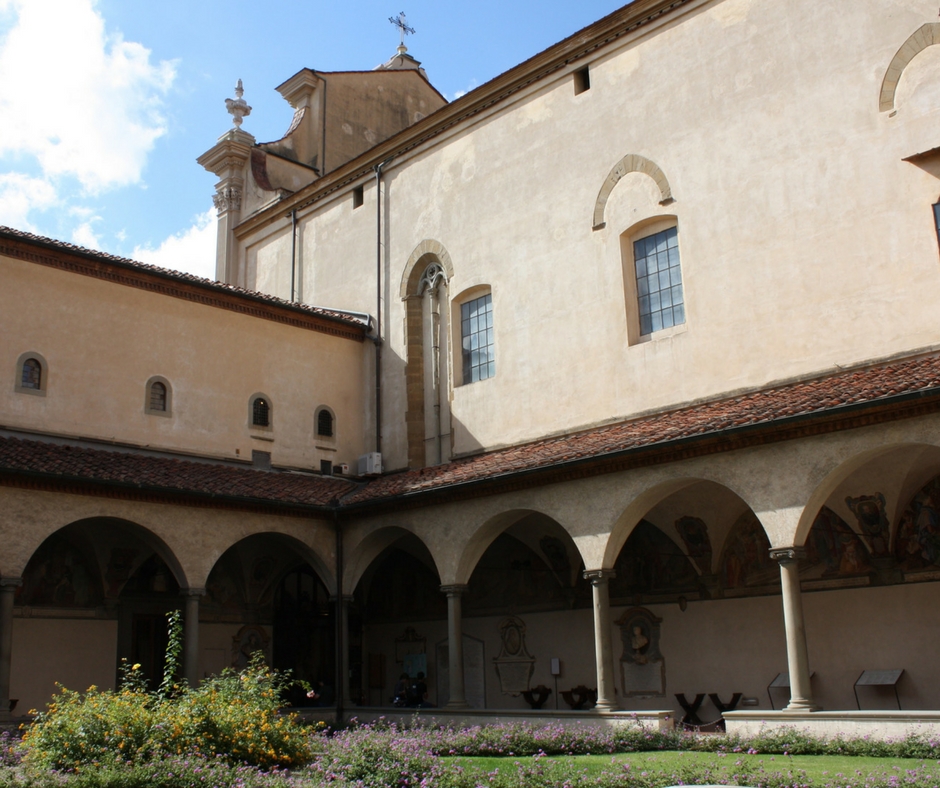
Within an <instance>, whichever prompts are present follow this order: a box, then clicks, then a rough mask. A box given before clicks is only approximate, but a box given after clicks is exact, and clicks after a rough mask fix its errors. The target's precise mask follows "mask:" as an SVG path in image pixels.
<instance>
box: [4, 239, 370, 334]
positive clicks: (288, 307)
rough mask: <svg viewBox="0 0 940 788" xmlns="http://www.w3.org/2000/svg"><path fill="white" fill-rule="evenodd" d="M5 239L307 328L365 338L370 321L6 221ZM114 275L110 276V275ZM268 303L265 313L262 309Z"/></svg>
mask: <svg viewBox="0 0 940 788" xmlns="http://www.w3.org/2000/svg"><path fill="white" fill-rule="evenodd" d="M3 239H6V240H8V241H13V242H15V243H19V244H25V245H28V246H32V247H39V248H41V249H46V250H48V251H51V252H57V253H60V254H66V255H72V256H74V257H78V258H81V259H83V260H87V261H89V262H94V263H104V264H105V265H109V266H115V267H116V268H119V269H121V270H123V271H126V272H128V273H130V274H132V275H133V274H137V275H139V276H140V277H146V276H152V277H158V278H159V279H161V280H165V281H167V282H168V283H175V284H177V285H178V286H179V288H180V289H179V290H178V291H176V292H170V291H172V290H173V288H172V285H169V286H168V287H167V288H164V289H161V291H160V292H164V294H166V295H171V296H174V297H177V298H183V299H184V300H188V301H195V300H202V301H203V302H204V303H208V304H209V305H211V306H219V307H222V308H229V309H231V308H232V306H231V303H234V302H238V301H240V302H250V306H249V304H247V303H246V304H244V308H242V309H236V310H235V311H241V312H248V313H253V314H255V315H256V316H258V317H265V318H268V319H274V320H276V321H277V322H287V323H291V322H293V323H295V324H297V325H302V326H303V327H307V328H316V327H317V326H316V325H314V324H313V321H318V322H319V324H320V325H319V327H320V328H321V330H326V331H327V333H334V334H337V335H340V336H346V337H347V338H350V339H363V338H364V337H365V334H366V332H367V331H368V329H369V324H370V322H371V319H368V320H367V319H366V318H368V316H367V315H360V314H356V313H351V312H343V311H342V310H336V309H327V308H325V307H319V306H311V305H309V304H300V303H293V302H291V301H286V300H284V299H283V298H278V297H277V296H272V295H268V294H266V293H260V292H258V291H255V290H248V289H246V288H243V287H237V286H235V285H229V284H225V283H224V282H216V281H212V280H210V279H205V278H203V277H201V276H195V275H194V274H187V273H183V272H182V271H172V270H170V269H168V268H161V267H160V266H156V265H150V264H149V263H142V262H139V261H137V260H131V259H129V258H126V257H118V256H117V255H112V254H108V253H107V252H99V251H96V250H93V249H86V248H84V247H82V246H76V245H75V244H70V243H67V242H65V241H59V240H56V239H54V238H47V237H45V236H41V235H34V234H33V233H27V232H24V231H23V230H17V229H15V228H12V227H5V226H3V225H0V241H2V240H3ZM0 254H5V255H7V256H10V257H16V258H18V259H25V260H28V261H30V262H35V263H40V264H44V265H56V263H57V262H60V261H57V260H56V259H54V258H50V257H45V256H42V255H26V254H23V253H22V252H21V250H18V249H17V248H15V247H13V246H4V245H2V243H0ZM57 267H63V266H57ZM75 272H76V273H81V274H84V275H87V276H97V277H98V278H107V277H104V276H102V275H101V272H100V271H99V270H97V269H93V268H88V269H83V270H78V271H75ZM112 281H114V279H113V278H112ZM120 283H121V284H126V285H131V286H137V287H141V288H142V289H146V290H151V291H152V290H154V289H155V288H153V287H147V286H146V285H145V282H144V281H143V280H142V279H141V281H136V282H135V281H130V280H128V279H127V278H124V279H121V281H120ZM184 287H193V288H198V289H201V290H206V291H209V292H210V293H212V294H213V295H215V296H216V298H215V299H212V297H211V296H207V297H204V298H203V299H196V298H193V297H192V295H191V294H190V293H188V292H187V291H185V290H184V289H183V288H184ZM223 300H225V301H228V302H229V304H226V303H223ZM266 309H267V313H265V310H266ZM277 313H280V314H277ZM288 315H293V316H294V320H293V321H292V320H290V319H289V317H287V318H286V319H285V317H286V316H288Z"/></svg>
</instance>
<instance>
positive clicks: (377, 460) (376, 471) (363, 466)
mask: <svg viewBox="0 0 940 788" xmlns="http://www.w3.org/2000/svg"><path fill="white" fill-rule="evenodd" d="M381 473H382V455H381V454H380V453H379V452H377V451H373V452H369V453H368V454H363V455H362V456H361V457H360V458H359V475H360V476H379V475H380V474H381Z"/></svg>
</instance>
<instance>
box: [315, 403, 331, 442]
mask: <svg viewBox="0 0 940 788" xmlns="http://www.w3.org/2000/svg"><path fill="white" fill-rule="evenodd" d="M317 435H318V436H319V437H321V438H332V437H333V414H332V413H330V412H329V411H328V410H327V409H326V408H321V409H320V412H319V413H318V414H317Z"/></svg>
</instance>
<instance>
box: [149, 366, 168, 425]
mask: <svg viewBox="0 0 940 788" xmlns="http://www.w3.org/2000/svg"><path fill="white" fill-rule="evenodd" d="M172 408H173V389H172V388H171V387H170V381H168V380H167V379H166V378H164V377H160V376H159V375H154V376H153V377H152V378H150V380H148V381H147V388H146V389H145V391H144V412H145V413H147V414H149V415H151V416H169V415H170V412H171V411H172Z"/></svg>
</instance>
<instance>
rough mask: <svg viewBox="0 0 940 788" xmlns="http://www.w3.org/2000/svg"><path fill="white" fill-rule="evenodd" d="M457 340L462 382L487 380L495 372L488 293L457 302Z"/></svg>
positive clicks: (489, 296)
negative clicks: (460, 349)
mask: <svg viewBox="0 0 940 788" xmlns="http://www.w3.org/2000/svg"><path fill="white" fill-rule="evenodd" d="M460 343H461V348H462V353H463V382H464V383H473V382H475V381H477V380H486V378H491V377H493V376H494V375H495V374H496V355H495V353H494V349H495V347H494V343H493V296H492V294H491V293H487V294H486V295H485V296H480V297H479V298H474V299H473V300H472V301H467V302H466V303H464V304H461V305H460Z"/></svg>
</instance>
